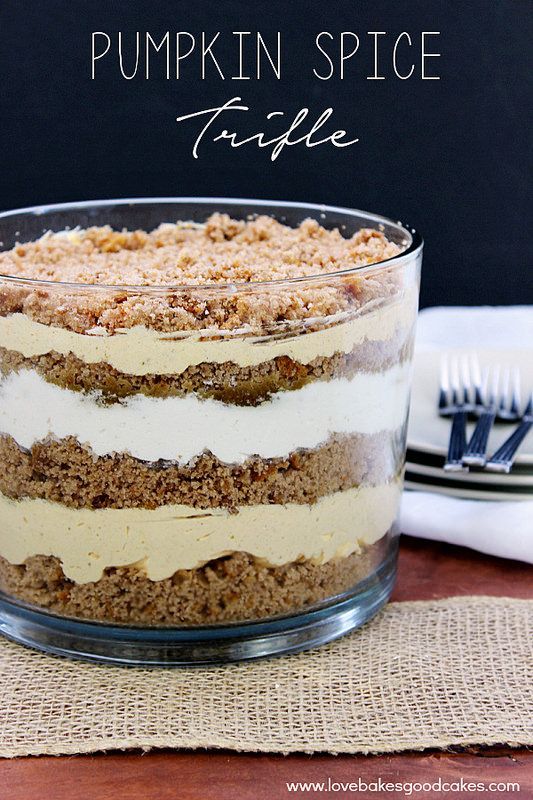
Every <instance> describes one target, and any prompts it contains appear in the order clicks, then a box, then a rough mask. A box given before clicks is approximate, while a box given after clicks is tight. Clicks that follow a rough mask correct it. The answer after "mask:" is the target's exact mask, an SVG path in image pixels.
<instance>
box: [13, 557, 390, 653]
mask: <svg viewBox="0 0 533 800" xmlns="http://www.w3.org/2000/svg"><path fill="white" fill-rule="evenodd" d="M395 577H396V552H393V553H391V554H390V555H389V557H388V558H387V560H386V561H384V562H383V564H381V566H380V567H379V568H378V569H377V570H376V572H375V573H373V574H372V575H371V576H369V577H368V578H366V579H365V580H364V581H362V582H361V583H359V584H358V585H357V586H356V587H355V589H354V590H353V591H352V592H350V593H347V594H344V595H342V596H341V597H340V598H337V599H336V601H332V602H330V603H328V604H327V605H322V606H321V607H319V608H315V609H314V610H310V611H307V612H303V613H300V614H295V615H292V616H285V617H279V618H277V619H271V620H268V621H264V622H245V623H232V624H228V625H216V626H204V627H194V628H192V627H189V628H186V627H184V628H140V627H131V626H127V625H121V626H119V625H109V624H105V623H95V622H84V621H81V620H76V619H72V618H65V617H58V616H55V615H53V614H50V613H47V612H46V611H39V610H36V609H35V608H31V607H29V606H27V605H24V604H22V603H18V602H17V601H15V600H13V599H11V598H7V597H6V596H5V595H0V633H1V634H3V635H4V636H6V637H7V638H8V639H11V640H12V641H15V642H18V643H20V644H24V645H27V646H29V647H33V648H35V649H37V650H42V651H44V652H45V653H52V654H54V655H61V656H68V657H70V658H75V659H82V660H86V661H96V662H100V663H106V664H115V665H123V666H128V665H129V666H153V667H157V666H160V667H178V666H190V665H194V664H198V665H201V664H223V663H229V662H234V661H246V660H250V659H257V658H264V657H266V656H273V655H283V654H284V653H294V652H298V651H301V650H308V649H309V648H311V647H316V646H318V645H322V644H325V643H326V642H330V641H332V640H333V639H336V638H338V637H339V636H342V635H344V634H345V633H348V632H349V631H351V630H354V629H355V628H358V627H360V626H361V625H363V624H364V623H365V622H367V620H369V619H370V618H371V617H373V616H374V614H376V612H377V611H379V609H380V608H381V607H382V606H383V605H384V604H385V603H386V602H387V600H388V599H389V597H390V594H391V592H392V588H393V585H394V581H395Z"/></svg>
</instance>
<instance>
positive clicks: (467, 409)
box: [439, 355, 482, 472]
mask: <svg viewBox="0 0 533 800" xmlns="http://www.w3.org/2000/svg"><path fill="white" fill-rule="evenodd" d="M478 402H479V406H481V405H482V403H481V395H480V393H478V392H476V389H475V387H474V385H473V382H472V379H471V375H470V365H469V361H468V357H467V356H461V357H457V356H455V357H452V358H449V357H448V356H447V355H445V356H443V358H442V360H441V371H440V391H439V414H440V416H441V417H450V416H451V418H452V428H451V431H450V439H449V442H448V454H447V456H446V461H445V463H444V469H445V470H446V471H447V472H464V471H466V470H467V469H468V467H465V466H463V455H464V452H465V449H466V420H467V417H468V414H469V413H471V412H472V411H474V409H475V408H476V406H477V403H478Z"/></svg>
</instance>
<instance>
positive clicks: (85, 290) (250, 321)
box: [0, 214, 405, 335]
mask: <svg viewBox="0 0 533 800" xmlns="http://www.w3.org/2000/svg"><path fill="white" fill-rule="evenodd" d="M399 252H401V248H400V247H399V246H398V245H397V244H395V243H393V242H391V241H389V240H388V239H387V238H386V237H385V236H384V234H383V233H381V232H380V231H378V230H373V229H370V228H365V229H361V230H359V231H357V233H355V234H354V235H353V236H352V237H351V238H345V237H344V236H343V235H342V233H341V231H339V230H336V229H334V230H326V229H325V228H324V227H322V226H321V225H320V224H319V223H318V222H317V221H316V220H312V219H307V220H304V221H303V222H302V223H301V224H300V225H299V226H298V227H296V228H291V227H289V226H287V225H283V224H282V223H280V222H277V221H276V220H274V219H272V218H271V217H268V216H260V217H257V218H255V219H249V220H246V221H242V220H234V219H231V218H230V217H229V216H227V215H225V214H213V215H212V216H211V217H210V218H209V219H208V220H207V222H206V223H204V224H203V225H198V224H193V223H185V222H177V223H165V224H162V225H160V226H159V227H158V228H156V229H155V230H153V231H152V232H150V233H148V232H146V231H141V230H139V231H127V230H123V231H114V230H112V229H111V228H110V227H108V226H104V227H99V228H88V229H85V230H78V229H76V230H72V231H62V232H59V233H48V234H45V235H44V236H42V237H41V238H40V239H39V240H37V241H33V242H27V243H25V244H17V245H16V246H15V247H14V248H12V249H11V250H9V251H5V252H1V253H0V273H1V274H3V275H8V276H12V277H15V278H19V279H21V280H24V279H36V280H45V281H50V282H51V283H50V284H49V285H44V284H35V285H32V284H31V283H29V284H24V283H16V282H14V281H6V280H4V281H2V278H1V277H0V316H8V315H10V314H17V313H22V314H24V315H26V316H27V317H28V318H30V319H31V320H33V321H35V322H39V323H42V324H43V325H47V326H53V327H59V328H64V329H67V330H70V331H74V332H77V333H92V332H94V331H95V330H97V331H98V332H103V333H111V334H113V333H115V332H116V331H118V330H121V329H127V328H134V327H144V328H150V329H152V330H156V331H160V332H174V331H194V330H198V331H203V330H211V331H212V330H221V331H226V332H227V331H242V332H245V333H246V334H247V335H270V334H273V333H279V332H280V330H281V329H282V327H283V325H292V324H294V323H298V321H302V322H303V323H305V324H306V325H307V323H309V324H310V325H311V326H313V327H314V329H318V328H320V327H322V325H321V324H320V322H316V320H319V321H320V320H325V319H326V318H330V317H333V316H335V315H338V314H344V313H347V314H350V313H352V312H357V311H358V310H359V309H363V308H365V310H366V308H371V307H373V306H375V305H376V304H379V303H382V302H386V301H387V300H388V299H390V298H392V297H395V296H397V295H398V294H399V293H401V291H402V289H403V288H405V286H403V283H404V280H405V273H404V271H403V270H399V269H398V268H397V265H396V262H391V263H390V264H386V265H383V266H381V267H380V268H379V269H378V270H372V269H370V270H365V271H364V272H361V271H359V270H358V269H356V268H358V267H366V266H369V265H372V264H377V263H378V262H381V261H384V260H386V259H389V258H391V257H392V256H395V255H397V254H398V253H399ZM331 273H338V274H336V275H335V276H334V277H333V276H332V274H331ZM313 276H316V277H313ZM295 278H306V280H302V281H296V282H293V283H290V282H289V283H287V281H288V280H290V279H295ZM265 281H266V283H265ZM61 284H66V285H61ZM109 287H111V288H109ZM126 287H129V288H126ZM132 287H133V288H132ZM326 324H327V323H326ZM312 329H313V328H312Z"/></svg>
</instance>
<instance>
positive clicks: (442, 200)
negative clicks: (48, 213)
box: [0, 0, 533, 305]
mask: <svg viewBox="0 0 533 800" xmlns="http://www.w3.org/2000/svg"><path fill="white" fill-rule="evenodd" d="M532 12H533V4H532V2H531V0H469V1H468V2H467V3H465V2H464V0H409V1H408V2H403V3H399V2H397V0H372V2H367V1H366V0H329V1H328V2H327V1H326V0H322V1H321V2H317V1H316V0H307V2H305V1H304V0H290V2H287V0H268V2H263V0H248V2H237V0H187V2H183V0H181V1H178V0H174V1H173V2H171V1H170V0H168V1H163V0H160V1H158V0H149V1H145V2H140V1H139V0H127V1H126V0H124V2H113V0H91V2H86V0H4V2H2V4H1V5H0V59H1V63H0V76H1V88H0V92H1V126H0V144H1V148H0V152H1V173H0V174H1V183H0V208H3V209H7V208H13V207H17V206H25V205H34V204H41V203H48V202H59V201H68V200H79V199H94V198H108V197H121V196H150V195H151V196H155V195H216V196H220V195H227V196H240V197H260V198H273V199H291V200H307V201H313V202H324V203H332V204H339V205H348V206H355V207H358V208H363V209H368V210H372V211H376V212H379V213H382V214H385V215H390V216H392V217H394V218H395V219H401V220H403V221H405V222H408V223H410V224H411V225H414V226H415V227H417V228H418V229H419V230H420V231H421V232H422V234H423V235H424V237H425V240H426V254H425V269H424V278H423V291H422V304H423V305H429V304H436V303H439V304H440V303H444V304H455V303H460V304H481V303H491V304H493V303H519V302H533V288H532V280H531V274H532V247H531V240H532V236H531V234H532V231H531V210H532V209H531V194H530V169H531V161H530V158H531V150H530V147H529V145H528V140H530V136H531V130H530V129H531V108H532V107H533V103H532V100H533V98H532V84H531V76H532V73H533V70H532V64H531V57H530V53H531V41H532V40H533V30H532V17H533V13H532ZM97 30H100V31H107V32H108V33H110V34H112V35H114V36H116V32H117V31H119V30H121V31H123V32H124V33H125V34H126V33H128V32H129V33H130V35H131V33H132V32H134V31H136V30H139V31H143V32H144V31H147V30H148V31H150V32H151V33H152V34H153V35H154V38H155V39H157V37H161V36H162V35H163V33H164V32H165V31H166V30H170V31H171V32H175V31H180V30H181V31H190V32H191V33H193V34H196V35H199V33H200V32H201V31H206V32H207V33H212V34H214V33H215V32H216V31H221V42H222V44H221V46H220V48H218V49H217V53H220V54H221V58H222V60H223V61H224V64H225V66H226V68H227V69H228V73H230V74H231V70H232V69H234V68H235V64H236V52H235V47H234V43H233V44H232V42H231V41H230V34H231V32H232V31H257V30H259V31H261V32H262V33H263V34H264V36H265V40H267V41H268V42H272V41H273V35H274V32H275V31H277V30H280V31H282V33H283V43H284V51H283V56H284V58H283V64H282V80H281V81H280V82H278V81H277V80H276V79H275V77H274V76H273V75H272V74H265V76H264V77H263V79H262V80H261V81H260V82H257V81H255V80H250V81H241V82H238V81H231V80H226V81H221V80H217V79H216V77H214V75H213V71H211V72H210V73H209V75H208V76H207V78H206V80H204V81H202V80H201V76H200V70H199V62H198V60H194V59H190V60H189V61H187V62H184V63H183V67H182V69H183V72H182V76H183V77H182V78H181V79H180V80H179V81H176V80H174V79H171V80H168V81H167V80H166V79H165V78H164V77H160V78H158V77H156V76H155V74H154V76H153V77H152V78H151V80H149V81H146V80H145V79H144V77H143V76H142V75H141V76H139V77H137V78H135V79H134V80H132V81H126V80H124V79H122V78H121V77H120V75H119V72H118V67H117V60H116V49H117V48H116V44H115V46H114V48H113V53H114V55H110V56H109V58H106V59H102V61H101V62H99V64H98V65H97V79H96V80H95V81H91V79H90V35H91V32H92V31H97ZM322 30H325V31H331V32H332V33H336V34H338V33H340V32H341V31H348V30H352V31H356V32H358V33H359V34H361V35H362V42H361V45H360V52H359V53H358V54H357V56H356V57H354V58H353V59H352V60H351V61H350V62H348V63H347V65H346V75H345V79H344V81H341V80H340V79H339V78H338V76H337V77H335V78H334V79H332V80H329V81H320V80H317V79H316V78H315V77H314V76H313V74H312V69H313V66H315V67H317V68H318V69H324V67H325V66H326V62H325V61H324V60H323V59H320V58H319V54H318V51H317V50H316V49H315V47H314V37H315V35H316V34H317V33H318V32H319V31H322ZM372 30H374V31H375V30H380V31H387V32H389V34H390V35H392V34H396V35H397V34H398V33H400V32H401V31H408V32H410V33H411V34H416V33H418V32H420V31H422V30H426V31H440V32H441V35H440V37H438V38H437V39H433V40H432V41H431V45H432V47H433V46H435V47H437V48H438V50H439V51H440V52H441V57H440V58H439V59H434V60H433V61H432V62H431V64H430V65H429V66H430V68H431V69H432V70H434V71H435V72H437V73H438V74H440V76H441V80H440V81H421V80H419V79H418V78H417V79H411V80H406V81H400V80H398V79H394V78H393V76H392V74H391V68H390V61H389V60H388V59H389V57H388V56H387V46H385V45H384V50H383V53H384V57H383V65H384V70H385V74H386V76H387V79H386V80H384V81H369V80H366V79H365V75H366V74H367V73H368V68H369V66H370V67H371V66H372V63H371V60H370V59H371V55H370V53H371V51H370V50H369V41H370V40H369V39H368V37H365V33H366V31H372ZM363 40H364V41H363ZM155 63H156V62H155V61H154V64H155ZM156 71H157V70H154V72H156ZM235 95H240V96H241V97H242V98H243V100H244V101H245V103H246V104H247V105H249V106H251V108H252V109H253V111H252V112H250V114H248V115H247V116H246V120H244V118H243V120H242V122H238V124H239V126H240V128H241V129H242V130H243V133H245V132H247V133H248V134H249V133H253V132H254V130H261V129H262V128H264V115H265V114H266V113H268V112H269V111H273V110H283V111H285V112H286V114H287V115H294V113H295V112H296V111H297V110H298V109H299V108H301V107H302V106H309V107H310V108H311V109H312V111H313V113H314V114H315V115H318V114H319V113H320V112H321V111H322V110H323V109H324V108H326V107H327V106H333V108H334V110H335V120H336V121H337V122H338V124H339V127H345V128H346V129H347V130H348V131H349V133H350V134H353V135H355V136H359V137H360V142H359V143H358V144H357V145H355V146H353V147H351V148H347V149H344V150H336V149H334V148H333V147H327V146H323V147H318V148H314V149H306V148H303V147H294V148H290V149H285V151H283V152H282V154H281V155H280V157H279V158H278V160H277V161H276V162H275V163H272V162H271V161H270V160H269V155H268V152H267V151H264V150H259V149H257V148H256V147H252V146H249V147H246V148H240V149H238V150H232V149H231V148H230V147H229V146H228V145H227V143H218V144H206V145H205V147H204V148H203V149H202V151H201V157H200V159H199V160H197V161H195V160H193V159H192V157H191V155H190V149H191V145H192V141H193V139H194V135H193V131H195V130H196V129H197V127H198V125H193V124H190V123H185V124H181V125H178V124H177V123H176V122H175V118H176V117H177V116H178V115H180V114H186V113H191V112H193V111H197V110H201V109H204V108H208V107H209V106H211V105H219V104H220V103H221V102H224V101H225V100H228V99H229V98H231V97H232V96H235Z"/></svg>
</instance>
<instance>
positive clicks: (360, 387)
mask: <svg viewBox="0 0 533 800" xmlns="http://www.w3.org/2000/svg"><path fill="white" fill-rule="evenodd" d="M409 378H410V365H409V364H399V365H396V366H394V367H392V368H390V369H389V370H387V371H385V372H378V373H364V372H360V373H357V374H356V375H355V376H354V377H352V378H350V379H348V378H335V379H332V380H329V381H314V382H312V383H309V384H307V385H306V386H304V387H302V388H301V389H297V390H294V391H282V392H277V393H276V394H274V395H272V396H271V398H270V399H269V400H267V401H265V402H263V403H261V404H260V405H258V406H236V405H228V404H225V403H223V402H221V401H219V400H213V399H202V398H200V397H198V396H197V395H194V394H187V395H185V396H183V397H165V398H158V397H149V396H146V395H142V394H136V395H132V396H130V397H128V398H126V399H124V400H123V401H121V402H117V403H113V404H111V405H105V404H104V403H102V401H101V398H100V397H99V396H98V395H97V394H96V393H91V394H85V393H82V392H75V391H72V390H70V389H64V388H61V387H59V386H56V385H54V384H51V383H48V382H47V381H46V380H45V379H44V378H42V377H41V376H40V375H39V373H37V372H36V371H35V370H26V369H25V370H21V371H20V372H11V373H9V375H7V376H6V377H4V378H3V379H2V380H1V381H0V433H1V434H4V435H9V436H11V437H12V438H13V439H14V440H15V441H16V442H17V444H18V445H19V446H20V447H24V448H28V449H29V448H30V447H32V445H34V444H35V443H36V442H40V441H43V440H45V439H47V438H49V437H52V438H54V439H65V438H66V437H69V436H72V437H74V438H75V439H77V441H78V442H80V444H82V445H83V446H85V447H88V448H90V449H91V450H92V452H93V453H94V454H95V455H97V456H105V455H111V454H113V453H129V454H130V455H132V456H134V457H135V458H138V459H141V460H142V461H158V460H160V459H163V460H168V461H175V462H178V463H179V464H182V465H185V464H188V463H189V462H190V461H191V459H193V458H194V457H195V456H198V455H201V454H202V453H203V452H205V451H210V452H211V453H213V455H215V456H216V457H217V458H218V459H219V460H220V461H222V462H224V463H227V464H241V463H243V462H244V461H245V460H246V459H247V458H249V457H250V456H253V455H257V456H260V457H262V458H277V457H283V456H288V455H289V454H290V453H292V452H294V451H295V450H298V449H300V448H314V447H317V446H318V445H320V444H322V443H323V442H325V441H326V440H327V439H328V438H329V437H330V436H331V435H332V434H351V433H360V434H373V433H378V432H380V431H395V430H397V429H398V428H400V427H401V426H402V425H403V424H404V423H405V420H406V416H407V406H408V398H409Z"/></svg>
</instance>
